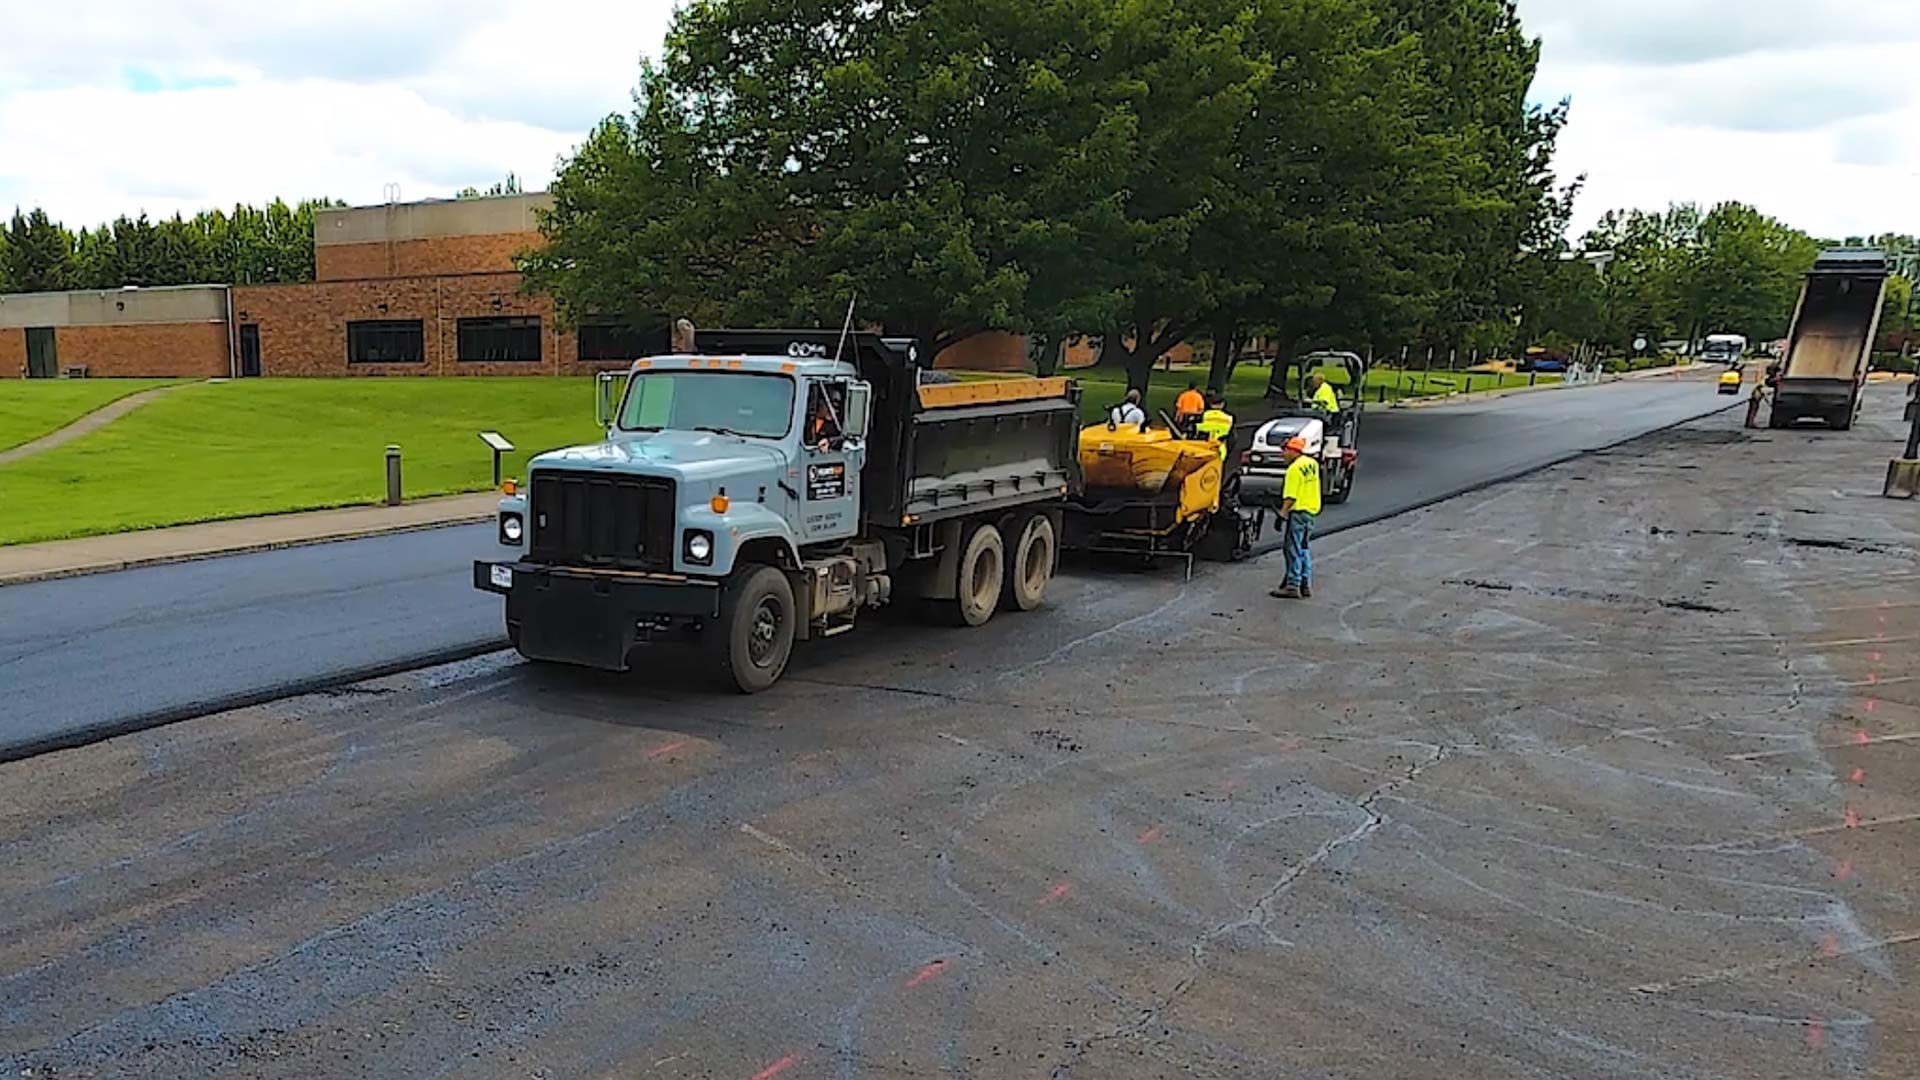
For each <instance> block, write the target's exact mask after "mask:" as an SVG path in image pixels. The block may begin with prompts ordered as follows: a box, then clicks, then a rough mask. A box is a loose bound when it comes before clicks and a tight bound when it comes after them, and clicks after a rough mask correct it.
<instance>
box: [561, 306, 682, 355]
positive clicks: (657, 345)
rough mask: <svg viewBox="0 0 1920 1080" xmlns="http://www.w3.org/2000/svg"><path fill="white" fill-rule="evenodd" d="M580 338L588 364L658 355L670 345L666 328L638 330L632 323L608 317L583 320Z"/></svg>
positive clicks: (589, 317)
mask: <svg viewBox="0 0 1920 1080" xmlns="http://www.w3.org/2000/svg"><path fill="white" fill-rule="evenodd" d="M579 338H580V359H581V360H582V361H584V362H588V363H592V362H594V361H604V360H621V361H625V360H638V359H640V358H641V357H643V356H657V355H659V354H660V353H662V352H665V351H666V348H667V342H666V339H665V337H664V336H663V333H662V331H659V330H654V331H647V330H636V329H634V327H633V326H632V325H631V324H628V323H625V322H622V321H620V320H619V319H612V318H607V317H605V316H588V317H586V318H583V319H581V320H580V333H579Z"/></svg>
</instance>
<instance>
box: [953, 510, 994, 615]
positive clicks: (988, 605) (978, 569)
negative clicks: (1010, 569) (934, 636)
mask: <svg viewBox="0 0 1920 1080" xmlns="http://www.w3.org/2000/svg"><path fill="white" fill-rule="evenodd" d="M1006 573H1007V541H1006V538H1005V537H1003V536H1001V535H1000V529H999V528H998V527H997V526H994V525H977V526H975V527H974V528H973V530H972V531H971V532H969V533H967V537H966V539H965V540H963V541H961V544H960V566H959V580H958V582H957V588H956V589H955V596H954V601H953V607H952V608H951V609H950V610H951V612H952V615H953V620H954V622H956V623H957V624H959V625H961V626H980V625H983V624H984V623H985V622H986V621H987V620H988V619H991V618H993V613H994V612H995V611H998V610H999V608H1000V593H1001V590H1002V589H1004V588H1005V586H1006Z"/></svg>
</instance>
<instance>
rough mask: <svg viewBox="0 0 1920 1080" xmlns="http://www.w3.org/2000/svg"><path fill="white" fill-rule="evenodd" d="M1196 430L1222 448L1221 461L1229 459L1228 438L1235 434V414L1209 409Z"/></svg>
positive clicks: (1201, 415) (1201, 416)
mask: <svg viewBox="0 0 1920 1080" xmlns="http://www.w3.org/2000/svg"><path fill="white" fill-rule="evenodd" d="M1194 428H1195V430H1197V431H1199V432H1200V434H1202V435H1205V436H1206V437H1207V438H1209V439H1212V440H1213V441H1214V442H1215V443H1216V444H1218V445H1219V447H1220V459H1221V460H1222V461H1225V460H1226V457H1227V436H1229V435H1232V434H1233V414H1232V413H1230V412H1228V411H1226V410H1225V409H1208V410H1207V411H1206V412H1204V413H1201V414H1200V422H1199V423H1198V424H1195V425H1194Z"/></svg>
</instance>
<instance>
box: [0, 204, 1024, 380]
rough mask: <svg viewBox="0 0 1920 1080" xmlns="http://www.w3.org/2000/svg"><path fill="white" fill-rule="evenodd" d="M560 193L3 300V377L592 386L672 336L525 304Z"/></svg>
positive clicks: (964, 360)
mask: <svg viewBox="0 0 1920 1080" xmlns="http://www.w3.org/2000/svg"><path fill="white" fill-rule="evenodd" d="M547 205H549V199H548V196H547V195H546V193H544V192H537V193H533V194H523V195H506V196H497V197H491V198H481V199H450V200H433V201H428V202H416V203H394V204H388V205H384V206H362V207H351V208H346V209H339V210H323V211H320V212H319V213H318V214H316V215H315V218H314V280H313V281H311V282H302V283H299V284H293V285H192V286H180V287H172V288H141V289H136V288H127V289H119V290H104V291H94V290H88V291H79V292H61V293H26V294H15V295H11V296H0V377H8V376H29V377H52V376H54V375H57V374H60V373H63V372H73V373H78V372H80V371H81V370H84V371H85V373H86V374H88V375H91V376H130V375H176V376H203V377H204V376H232V377H246V376H254V375H269V376H350V375H536V374H538V375H580V374H590V373H592V372H594V371H596V370H600V369H603V368H610V367H621V366H625V365H626V364H628V363H630V362H631V361H632V360H634V359H635V358H637V357H639V356H643V355H647V354H648V353H650V352H654V351H658V350H659V349H660V348H663V347H665V344H666V328H665V326H662V327H660V328H659V330H658V331H657V332H654V331H648V332H646V333H636V332H634V331H632V330H630V329H627V328H623V327H621V326H618V325H616V324H614V323H612V322H611V321H596V320H591V319H588V320H582V322H581V324H580V325H579V326H577V327H571V328H563V327H562V326H561V325H560V324H559V320H558V319H556V318H555V311H554V305H553V301H552V300H551V299H550V298H548V297H546V296H542V295H538V294H527V293H523V292H521V291H520V275H519V274H518V273H517V272H516V271H515V270H514V268H513V256H514V254H515V253H517V252H519V251H523V250H525V249H527V248H529V247H532V246H534V245H536V244H538V243H539V242H540V234H539V232H538V231H537V225H536V221H535V214H536V212H537V211H538V210H540V209H542V208H544V207H546V206H547ZM1025 362H1026V346H1025V340H1024V339H1023V338H1021V337H1019V336H1018V335H1014V334H1006V333H992V334H981V335H977V336H975V337H972V338H969V339H967V340H966V341H962V342H960V343H958V344H956V345H954V346H953V347H951V348H949V349H947V350H946V351H944V352H942V353H941V355H940V356H939V357H938V359H937V366H940V367H967V368H978V369H1000V370H1009V369H1019V368H1021V367H1023V366H1024V365H1025Z"/></svg>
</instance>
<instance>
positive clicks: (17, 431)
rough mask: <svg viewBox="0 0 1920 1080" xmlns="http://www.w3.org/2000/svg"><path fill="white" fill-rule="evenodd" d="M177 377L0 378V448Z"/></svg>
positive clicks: (20, 441) (70, 421)
mask: <svg viewBox="0 0 1920 1080" xmlns="http://www.w3.org/2000/svg"><path fill="white" fill-rule="evenodd" d="M179 381H180V380H179V379H0V450H11V449H13V448H14V447H16V446H19V445H20V444H21V443H29V442H32V441H33V440H35V439H37V438H39V437H40V436H42V435H45V434H47V433H48V432H50V431H58V430H59V429H61V428H63V427H66V426H67V425H68V424H71V423H73V422H74V421H75V420H78V419H80V418H81V417H82V416H85V415H87V414H88V413H90V412H92V411H93V410H95V409H98V408H100V407H101V406H102V405H106V404H108V403H110V402H114V401H118V400H119V399H121V398H123V397H126V396H127V395H128V394H136V393H139V392H140V391H142V390H151V389H153V388H154V387H156V386H170V385H172V384H174V383H177V382H179Z"/></svg>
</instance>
